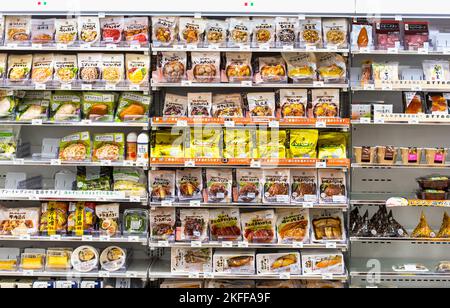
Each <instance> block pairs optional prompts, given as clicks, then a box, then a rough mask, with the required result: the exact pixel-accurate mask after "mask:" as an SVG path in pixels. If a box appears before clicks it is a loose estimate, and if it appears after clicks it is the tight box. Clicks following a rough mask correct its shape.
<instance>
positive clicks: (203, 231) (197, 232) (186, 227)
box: [177, 209, 209, 242]
mask: <svg viewBox="0 0 450 308" xmlns="http://www.w3.org/2000/svg"><path fill="white" fill-rule="evenodd" d="M180 221H181V228H180V234H179V238H178V235H177V240H180V241H201V242H204V241H207V240H208V224H209V211H208V210H202V209H198V210H197V209H196V210H190V209H181V210H180Z"/></svg>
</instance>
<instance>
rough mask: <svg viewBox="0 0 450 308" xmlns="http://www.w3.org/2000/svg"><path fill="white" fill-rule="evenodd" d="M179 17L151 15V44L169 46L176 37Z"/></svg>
mask: <svg viewBox="0 0 450 308" xmlns="http://www.w3.org/2000/svg"><path fill="white" fill-rule="evenodd" d="M178 21H179V17H169V16H153V17H152V25H153V27H152V28H153V33H152V37H153V45H155V46H170V45H172V44H173V43H174V42H175V40H176V39H177V34H178V33H177V31H178Z"/></svg>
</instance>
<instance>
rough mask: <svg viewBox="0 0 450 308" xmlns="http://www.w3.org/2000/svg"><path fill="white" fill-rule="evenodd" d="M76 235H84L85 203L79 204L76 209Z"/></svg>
mask: <svg viewBox="0 0 450 308" xmlns="http://www.w3.org/2000/svg"><path fill="white" fill-rule="evenodd" d="M75 235H76V236H83V235H84V204H82V203H81V204H77V209H76V211H75Z"/></svg>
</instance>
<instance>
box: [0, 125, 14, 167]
mask: <svg viewBox="0 0 450 308" xmlns="http://www.w3.org/2000/svg"><path fill="white" fill-rule="evenodd" d="M16 149H17V143H16V136H15V134H14V132H13V131H12V130H3V131H0V160H12V159H13V158H14V157H15V155H16Z"/></svg>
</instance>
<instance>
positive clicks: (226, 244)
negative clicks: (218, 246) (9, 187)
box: [222, 241, 233, 248]
mask: <svg viewBox="0 0 450 308" xmlns="http://www.w3.org/2000/svg"><path fill="white" fill-rule="evenodd" d="M222 247H223V248H231V247H233V242H230V241H225V242H222Z"/></svg>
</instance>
